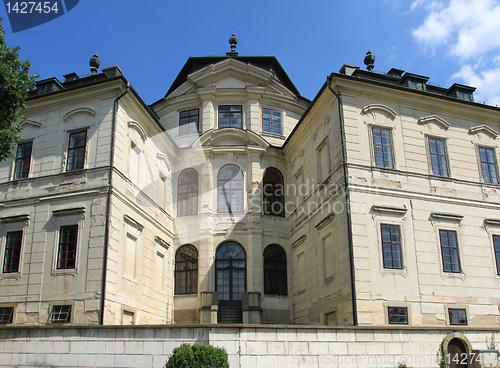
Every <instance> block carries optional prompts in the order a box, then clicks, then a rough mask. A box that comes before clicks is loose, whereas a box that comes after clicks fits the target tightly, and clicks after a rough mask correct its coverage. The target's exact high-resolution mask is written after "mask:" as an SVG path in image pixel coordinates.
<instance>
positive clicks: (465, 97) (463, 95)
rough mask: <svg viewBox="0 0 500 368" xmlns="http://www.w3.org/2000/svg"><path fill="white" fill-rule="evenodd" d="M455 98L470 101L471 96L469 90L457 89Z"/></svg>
mask: <svg viewBox="0 0 500 368" xmlns="http://www.w3.org/2000/svg"><path fill="white" fill-rule="evenodd" d="M457 98H458V99H459V100H464V101H472V96H471V94H470V93H469V92H463V91H458V93H457Z"/></svg>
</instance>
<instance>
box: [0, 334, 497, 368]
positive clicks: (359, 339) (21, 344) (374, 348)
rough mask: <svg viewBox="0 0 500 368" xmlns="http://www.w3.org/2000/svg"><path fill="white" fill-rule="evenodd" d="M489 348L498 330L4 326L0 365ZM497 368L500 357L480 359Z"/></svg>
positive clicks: (359, 360)
mask: <svg viewBox="0 0 500 368" xmlns="http://www.w3.org/2000/svg"><path fill="white" fill-rule="evenodd" d="M450 334H454V335H452V336H454V337H459V338H461V339H463V340H464V341H465V343H466V344H469V345H468V346H469V347H470V348H471V349H473V350H485V349H486V348H487V345H486V342H485V340H486V338H489V339H490V338H491V336H492V334H494V335H495V338H496V341H500V329H499V328H498V327H496V328H492V329H489V330H486V329H485V330H478V329H474V330H472V329H455V330H451V329H443V328H438V329H415V328H404V329H394V328H386V327H384V328H383V329H382V328H366V327H351V328H338V327H316V326H307V327H302V326H244V327H242V326H232V325H231V326H224V327H221V326H220V325H196V326H186V325H184V326H179V325H175V326H123V327H122V326H112V327H106V326H104V327H88V326H85V327H74V326H72V327H64V328H54V327H53V326H48V327H36V328H27V327H23V328H18V327H9V328H2V329H0V367H1V368H4V367H106V368H111V367H134V368H135V367H138V368H139V367H140V368H150V367H153V368H161V367H163V366H164V364H165V361H166V359H167V357H168V355H169V354H170V353H171V352H172V350H173V349H174V348H175V347H177V346H179V345H181V344H183V343H189V344H192V343H210V344H212V345H214V346H220V347H224V348H225V349H226V350H227V352H228V354H229V359H230V366H231V368H236V367H243V368H262V367H264V368H272V367H286V368H292V367H301V368H302V367H315V368H319V367H371V368H372V367H395V366H396V365H397V364H398V362H401V361H403V360H404V361H406V362H407V363H408V365H409V366H413V367H437V363H436V352H437V350H438V347H439V344H440V343H441V341H442V340H443V339H444V338H445V337H447V336H448V338H450V337H451V336H450ZM481 357H482V359H483V362H482V365H479V366H484V367H489V366H494V367H497V364H498V363H497V362H495V361H494V358H495V354H492V353H488V352H483V353H482V354H481ZM491 364H494V365H491Z"/></svg>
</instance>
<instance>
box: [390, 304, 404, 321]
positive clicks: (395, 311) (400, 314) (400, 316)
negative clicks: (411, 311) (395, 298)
mask: <svg viewBox="0 0 500 368" xmlns="http://www.w3.org/2000/svg"><path fill="white" fill-rule="evenodd" d="M388 310H389V323H390V324H408V309H407V308H406V307H389V308H388Z"/></svg>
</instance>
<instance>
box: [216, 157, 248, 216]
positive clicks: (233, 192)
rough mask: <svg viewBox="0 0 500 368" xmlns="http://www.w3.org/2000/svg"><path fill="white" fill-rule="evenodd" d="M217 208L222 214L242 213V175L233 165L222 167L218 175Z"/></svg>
mask: <svg viewBox="0 0 500 368" xmlns="http://www.w3.org/2000/svg"><path fill="white" fill-rule="evenodd" d="M217 187H218V208H219V212H223V213H243V173H242V172H241V169H240V168H239V167H238V166H236V165H233V164H228V165H225V166H222V168H221V169H220V170H219V175H218V185H217Z"/></svg>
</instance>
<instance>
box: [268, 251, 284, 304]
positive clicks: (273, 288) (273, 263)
mask: <svg viewBox="0 0 500 368" xmlns="http://www.w3.org/2000/svg"><path fill="white" fill-rule="evenodd" d="M264 294H269V295H288V285H287V265H286V253H285V251H284V250H283V248H282V247H280V246H279V245H275V244H272V245H269V246H267V247H266V249H265V250H264Z"/></svg>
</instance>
